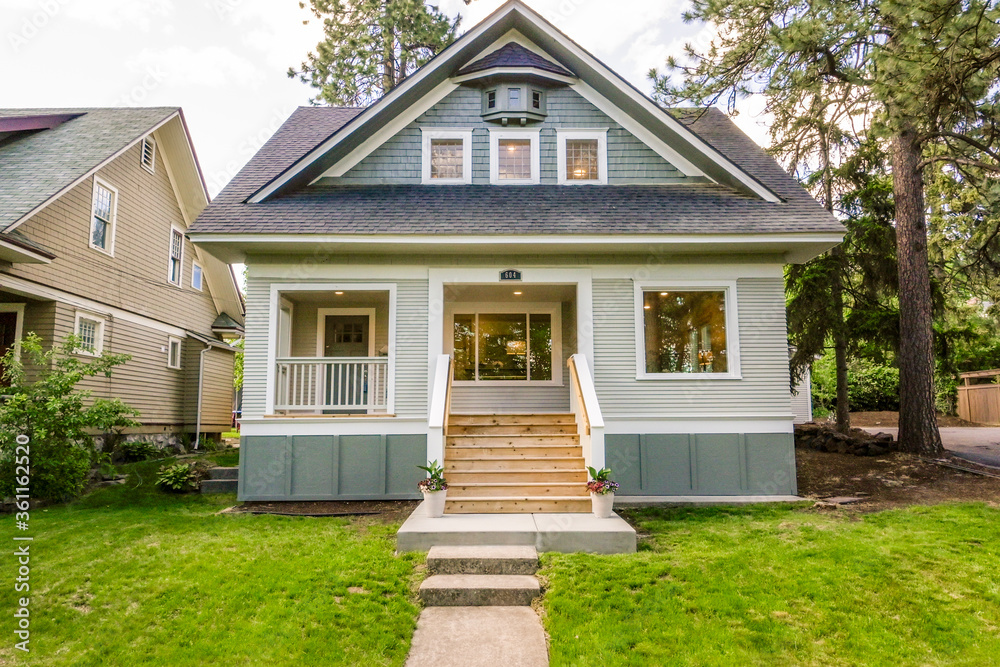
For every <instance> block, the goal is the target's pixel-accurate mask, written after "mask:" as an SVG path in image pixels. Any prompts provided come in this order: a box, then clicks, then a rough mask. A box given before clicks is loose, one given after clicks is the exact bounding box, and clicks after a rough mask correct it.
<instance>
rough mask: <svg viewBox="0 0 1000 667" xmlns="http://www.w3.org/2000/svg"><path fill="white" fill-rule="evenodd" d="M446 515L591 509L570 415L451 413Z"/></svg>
mask: <svg viewBox="0 0 1000 667" xmlns="http://www.w3.org/2000/svg"><path fill="white" fill-rule="evenodd" d="M444 462H445V463H444V466H445V477H446V478H447V480H448V500H447V503H446V504H445V512H446V513H448V514H473V513H481V514H497V513H528V512H567V513H568V512H581V513H586V512H590V511H591V508H590V497H589V494H588V493H587V469H586V467H585V465H584V460H583V450H582V448H581V447H580V436H579V435H578V434H577V425H576V421H575V417H574V416H573V415H572V414H532V415H513V414H511V415H449V416H448V430H447V436H446V437H445V454H444Z"/></svg>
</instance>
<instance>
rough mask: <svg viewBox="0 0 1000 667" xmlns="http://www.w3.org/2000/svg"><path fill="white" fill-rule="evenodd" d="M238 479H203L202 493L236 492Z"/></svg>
mask: <svg viewBox="0 0 1000 667" xmlns="http://www.w3.org/2000/svg"><path fill="white" fill-rule="evenodd" d="M239 484H240V481H239V480H238V479H203V480H201V492H202V493H236V492H237V491H238V490H239Z"/></svg>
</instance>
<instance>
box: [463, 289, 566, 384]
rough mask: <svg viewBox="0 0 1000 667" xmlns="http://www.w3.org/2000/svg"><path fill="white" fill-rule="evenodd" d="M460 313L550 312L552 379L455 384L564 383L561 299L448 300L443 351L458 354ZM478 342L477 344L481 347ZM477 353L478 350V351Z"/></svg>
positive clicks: (543, 313) (468, 381)
mask: <svg viewBox="0 0 1000 667" xmlns="http://www.w3.org/2000/svg"><path fill="white" fill-rule="evenodd" d="M456 313H457V314H460V315H476V316H479V315H495V314H500V313H515V314H519V315H520V314H524V315H530V314H532V313H535V314H538V315H550V316H551V317H552V379H551V380H454V381H453V384H454V385H455V386H456V387H504V386H506V387H525V386H550V387H551V386H556V387H561V386H563V374H562V370H563V349H562V304H561V303H559V302H558V301H537V302H535V301H526V302H524V303H519V302H516V303H480V302H475V301H469V302H462V301H456V302H449V303H446V304H445V317H444V320H445V327H446V329H445V336H446V337H445V340H444V353H445V354H454V353H455V334H454V331H455V314H456ZM478 345H479V343H478V341H477V343H476V346H477V350H478ZM476 354H477V355H478V352H477V353H476Z"/></svg>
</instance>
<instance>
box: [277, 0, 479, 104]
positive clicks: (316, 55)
mask: <svg viewBox="0 0 1000 667" xmlns="http://www.w3.org/2000/svg"><path fill="white" fill-rule="evenodd" d="M299 6H300V7H302V8H303V9H305V7H306V3H304V2H300V3H299ZM309 10H310V11H311V12H312V14H313V15H314V16H315V17H316V18H317V19H319V20H321V21H322V22H323V32H324V36H323V41H321V42H320V43H319V44H317V45H316V50H315V51H313V52H310V53H309V55H308V56H306V60H305V61H303V63H302V64H301V66H300V67H299V69H295V68H293V67H290V68H289V69H288V76H289V77H290V78H296V77H298V78H299V79H300V80H301V81H302V82H303V83H308V84H309V85H311V86H312V87H313V88H316V89H318V90H319V92H318V93H317V95H316V97H314V98H312V99H310V100H309V101H310V103H312V104H317V105H319V104H329V105H333V106H367V105H369V104H371V103H372V102H374V101H375V100H377V99H378V98H379V97H381V96H382V95H385V94H386V93H387V92H389V91H390V90H392V89H393V88H394V87H395V86H396V85H397V84H399V82H400V81H402V80H403V79H404V78H406V77H407V76H408V75H410V74H412V73H413V72H414V71H415V70H416V69H417V68H419V67H420V66H421V65H423V64H424V63H425V62H427V61H428V60H430V59H431V58H432V57H433V56H434V55H435V54H437V53H438V52H439V51H441V49H443V48H444V47H446V46H448V45H449V44H451V43H452V41H454V39H455V33H456V31H457V30H458V24H459V22H460V21H461V17H455V18H454V19H450V18H448V17H447V16H446V15H445V14H443V13H442V12H441V11H440V10H438V8H437V7H436V6H433V5H428V4H427V3H425V2H424V1H423V0H309Z"/></svg>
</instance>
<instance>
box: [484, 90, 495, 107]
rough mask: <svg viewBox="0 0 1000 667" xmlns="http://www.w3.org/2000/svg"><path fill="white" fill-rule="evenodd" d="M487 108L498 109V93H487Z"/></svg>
mask: <svg viewBox="0 0 1000 667" xmlns="http://www.w3.org/2000/svg"><path fill="white" fill-rule="evenodd" d="M486 108H487V109H496V108H497V91H495V90H491V91H489V92H488V93H486Z"/></svg>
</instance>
